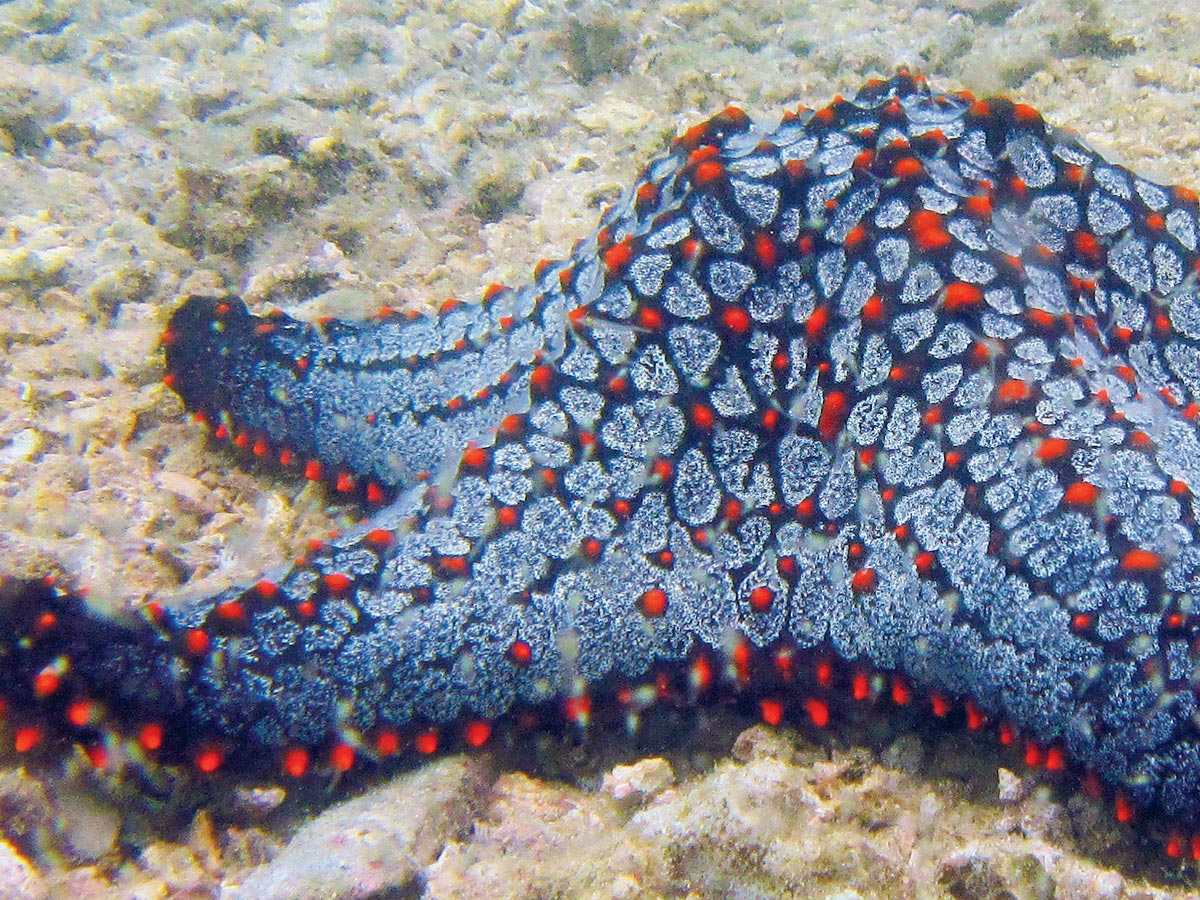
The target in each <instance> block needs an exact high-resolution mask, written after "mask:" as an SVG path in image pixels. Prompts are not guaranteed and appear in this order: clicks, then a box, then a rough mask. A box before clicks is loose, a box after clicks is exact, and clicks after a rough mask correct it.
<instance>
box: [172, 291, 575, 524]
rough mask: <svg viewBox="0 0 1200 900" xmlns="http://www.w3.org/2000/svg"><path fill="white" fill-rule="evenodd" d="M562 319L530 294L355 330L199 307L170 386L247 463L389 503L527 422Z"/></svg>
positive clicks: (241, 308)
mask: <svg viewBox="0 0 1200 900" xmlns="http://www.w3.org/2000/svg"><path fill="white" fill-rule="evenodd" d="M561 315H562V306H561V303H553V302H545V300H544V296H543V295H540V294H535V293H534V292H533V291H532V290H530V289H525V290H523V291H520V292H513V291H509V290H506V289H502V288H497V289H494V290H492V291H490V292H489V294H488V297H487V298H486V300H485V302H484V303H481V304H471V305H466V304H458V303H449V304H447V305H446V306H444V307H443V309H442V310H441V311H440V312H438V313H437V314H430V315H425V316H412V317H409V316H401V315H398V314H390V313H389V314H384V315H381V316H379V317H377V318H374V319H372V320H370V321H366V322H355V323H348V322H342V321H331V322H320V323H312V324H310V323H305V322H300V321H298V320H296V319H293V318H291V317H289V316H286V315H284V314H282V313H274V314H271V315H267V316H261V317H260V316H252V315H250V313H249V312H248V310H247V309H246V306H245V304H244V303H242V301H241V300H239V299H237V298H222V299H214V298H210V297H192V298H190V299H189V300H187V301H186V302H185V303H183V304H182V305H181V307H180V308H179V309H178V310H177V311H176V312H175V314H174V315H173V316H172V319H171V323H170V326H169V328H168V331H167V334H166V337H165V340H164V344H165V349H166V363H167V371H168V375H167V381H168V383H169V384H170V385H171V386H172V387H173V388H174V389H175V390H176V391H177V392H178V393H179V395H180V397H181V398H182V399H183V401H184V403H185V404H186V405H187V406H188V407H189V408H190V409H192V410H194V411H195V412H196V413H197V414H198V415H199V416H200V417H201V418H203V419H204V420H205V421H207V422H208V423H209V425H210V426H211V427H212V429H213V431H214V433H215V434H216V435H218V436H219V437H221V438H224V439H226V440H229V441H230V442H232V443H233V444H234V445H235V446H237V447H239V448H241V449H242V450H244V451H245V452H246V454H247V456H249V457H251V458H265V459H268V460H276V461H280V462H282V463H283V464H285V466H287V467H292V468H297V469H299V470H301V471H303V472H304V473H305V474H306V475H307V476H308V477H310V478H311V479H312V480H318V479H323V480H327V481H328V482H329V483H330V484H331V485H333V486H334V487H335V488H336V489H337V491H338V492H340V493H343V494H350V495H352V496H358V497H360V498H365V499H368V500H369V501H371V502H372V503H375V504H378V503H379V502H381V501H382V500H384V499H385V498H386V497H389V496H392V495H394V494H395V492H397V491H399V490H403V489H404V488H406V487H408V486H410V485H412V484H413V483H415V482H416V481H417V480H420V479H422V478H427V477H430V476H431V475H434V474H436V473H439V472H441V471H442V470H443V468H444V466H445V465H447V464H448V463H449V464H452V463H453V462H454V461H455V460H456V459H457V458H458V456H459V455H460V454H461V453H462V449H463V448H464V447H466V446H469V445H471V444H474V443H478V444H487V443H489V442H490V441H491V440H492V435H493V433H494V431H495V429H496V427H497V425H498V424H499V423H500V421H501V420H502V419H503V418H504V417H505V416H506V415H510V414H512V413H514V412H520V411H523V408H522V404H523V403H525V404H526V405H527V400H526V399H525V398H526V397H527V395H528V381H529V373H530V371H531V370H532V368H533V366H534V365H535V364H536V361H537V360H539V359H542V358H543V357H546V356H552V355H553V354H554V352H555V348H556V346H558V345H560V344H561V339H562V327H563V326H562V322H561Z"/></svg>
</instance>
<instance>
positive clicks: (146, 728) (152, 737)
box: [137, 722, 165, 753]
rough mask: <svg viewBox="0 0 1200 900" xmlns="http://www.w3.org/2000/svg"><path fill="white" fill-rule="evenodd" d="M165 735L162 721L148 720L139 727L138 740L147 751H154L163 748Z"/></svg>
mask: <svg viewBox="0 0 1200 900" xmlns="http://www.w3.org/2000/svg"><path fill="white" fill-rule="evenodd" d="M164 737H165V732H164V730H163V726H162V723H160V722H147V723H146V724H145V725H143V726H142V727H141V728H139V729H138V735H137V742H138V745H139V746H140V747H141V748H142V749H143V750H145V751H146V752H147V753H154V752H156V751H157V750H160V749H162V745H163V738H164Z"/></svg>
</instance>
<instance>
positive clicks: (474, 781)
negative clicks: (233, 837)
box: [221, 756, 489, 900]
mask: <svg viewBox="0 0 1200 900" xmlns="http://www.w3.org/2000/svg"><path fill="white" fill-rule="evenodd" d="M488 784H489V775H488V766H487V764H486V763H485V762H484V761H483V760H482V759H481V758H477V757H465V756H455V757H450V758H448V759H443V760H439V761H437V762H434V763H430V764H429V765H426V766H424V767H422V768H421V769H418V770H416V771H414V772H409V773H407V774H405V775H403V776H401V777H399V778H396V779H394V780H392V781H390V782H388V783H387V784H384V785H382V786H380V787H379V788H378V789H376V790H374V791H371V792H370V793H369V794H365V795H364V796H362V797H358V798H357V799H354V800H350V801H347V802H346V803H342V804H339V805H338V806H334V807H333V808H331V809H329V810H327V811H326V812H324V813H322V814H321V815H320V816H318V817H317V818H316V819H314V820H313V821H311V822H309V823H308V824H307V825H305V826H304V827H303V828H301V829H300V830H299V831H298V832H296V834H295V836H294V837H293V838H292V840H291V842H290V843H289V844H288V845H287V847H285V848H284V850H283V852H282V853H280V854H279V856H278V857H276V858H275V859H274V860H273V861H272V862H270V863H268V864H267V865H265V866H261V867H259V868H257V869H254V870H252V871H251V872H250V873H249V875H247V876H246V877H245V878H244V879H243V880H242V882H241V884H240V885H233V886H228V887H227V888H226V889H225V891H224V892H223V893H222V895H221V897H222V900H331V898H337V900H354V898H360V897H361V898H365V897H372V896H375V895H377V894H389V895H390V894H391V893H393V892H395V893H401V892H404V891H405V889H406V888H409V887H410V886H411V884H412V883H413V881H414V879H415V878H416V877H417V875H418V874H420V873H421V871H422V870H423V869H424V867H426V866H428V865H429V864H430V863H432V862H433V861H434V860H435V859H437V857H438V855H439V854H440V853H441V852H442V849H443V848H444V847H445V846H446V843H447V842H448V841H450V840H451V839H453V838H455V837H458V836H461V835H463V834H465V833H466V832H467V831H468V830H469V828H470V825H471V823H472V822H473V821H474V820H475V817H476V815H477V813H478V804H479V802H480V800H481V798H483V797H484V796H485V795H486V793H487V787H488Z"/></svg>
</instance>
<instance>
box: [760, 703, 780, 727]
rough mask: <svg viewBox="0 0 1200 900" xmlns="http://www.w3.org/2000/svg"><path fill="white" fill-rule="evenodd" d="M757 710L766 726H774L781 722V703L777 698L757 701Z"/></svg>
mask: <svg viewBox="0 0 1200 900" xmlns="http://www.w3.org/2000/svg"><path fill="white" fill-rule="evenodd" d="M758 710H759V715H761V716H762V720H763V721H764V722H765V723H766V724H768V725H771V726H775V725H778V724H779V723H780V722H782V721H783V702H782V701H780V700H779V699H778V698H775V697H764V698H763V699H761V700H759V701H758Z"/></svg>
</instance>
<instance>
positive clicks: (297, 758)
mask: <svg viewBox="0 0 1200 900" xmlns="http://www.w3.org/2000/svg"><path fill="white" fill-rule="evenodd" d="M311 762H312V759H311V756H310V755H309V752H308V750H307V749H306V748H305V747H292V748H290V749H288V750H287V751H286V752H285V753H284V754H283V771H284V774H286V775H290V776H291V777H292V778H302V777H304V776H305V775H306V774H308V767H309V765H310V763H311Z"/></svg>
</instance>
